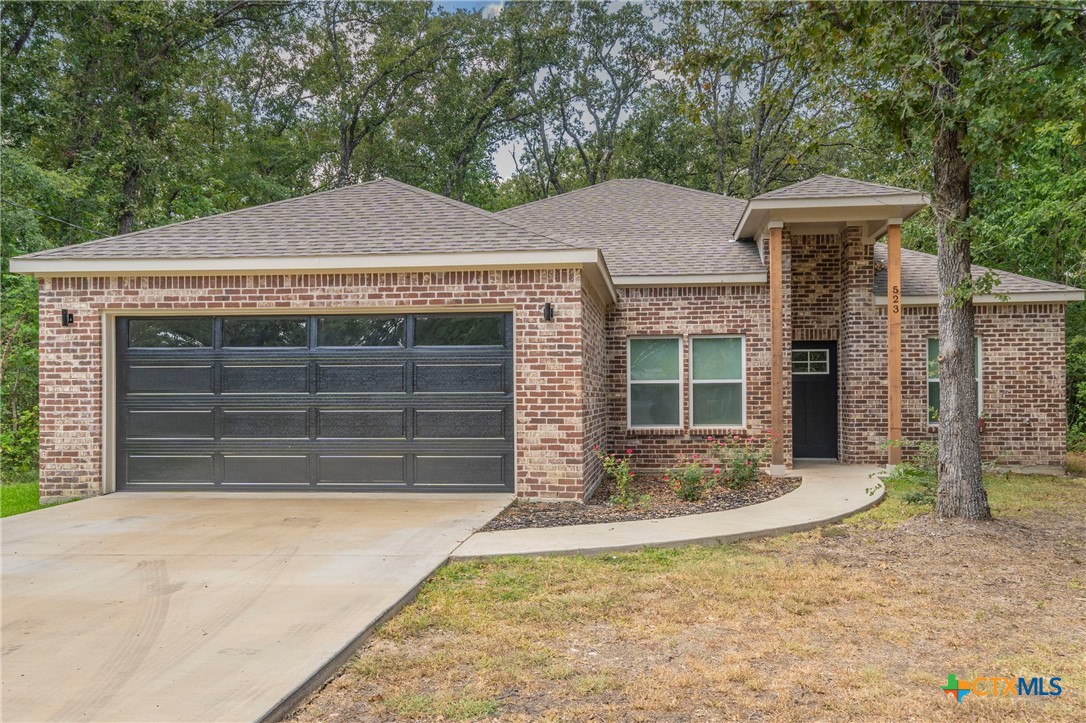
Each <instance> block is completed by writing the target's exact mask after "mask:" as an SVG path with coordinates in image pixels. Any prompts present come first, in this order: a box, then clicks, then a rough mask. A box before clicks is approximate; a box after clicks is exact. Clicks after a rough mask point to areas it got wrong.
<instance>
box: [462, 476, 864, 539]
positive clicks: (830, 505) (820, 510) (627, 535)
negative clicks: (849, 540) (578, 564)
mask: <svg viewBox="0 0 1086 723" xmlns="http://www.w3.org/2000/svg"><path fill="white" fill-rule="evenodd" d="M795 472H796V474H798V475H801V476H802V477H803V483H802V484H801V485H800V486H799V488H798V489H796V490H795V491H793V492H790V493H788V494H786V495H784V496H782V497H778V498H777V499H775V500H770V501H769V502H763V503H761V504H758V505H751V506H750V507H742V508H739V509H736V510H725V511H723V512H709V513H706V514H702V515H687V516H685V517H671V518H668V519H663V520H638V521H636V522H611V523H603V524H593V525H570V526H566V527H546V528H539V529H523V530H502V531H499V532H477V533H475V534H474V535H472V536H471V537H469V538H468V539H467V541H465V542H464V544H462V545H460V547H458V548H456V550H455V551H454V552H453V553H452V555H451V559H454V560H455V559H470V558H478V557H495V556H498V555H553V554H561V553H567V554H568V553H584V554H593V553H604V552H616V551H622V550H637V549H640V548H642V547H675V546H678V545H687V544H692V543H720V542H734V541H735V540H742V539H746V538H750V537H765V536H770V535H780V534H785V533H788V532H798V531H800V530H809V529H811V528H812V527H817V526H819V525H824V524H827V523H830V522H836V521H837V520H840V519H842V518H844V517H848V516H849V515H852V514H855V513H856V512H859V511H861V510H865V509H867V508H868V507H871V506H873V505H875V504H878V503H879V502H880V501H881V500H882V496H883V493H884V491H885V490H884V488H883V487H881V486H880V487H879V489H878V490H877V491H875V492H874V494H868V492H867V490H868V489H870V488H873V487H875V486H876V485H877V484H878V482H879V480H878V478H877V477H874V476H872V475H875V474H877V473H881V472H882V468H880V467H875V466H868V465H844V464H838V463H837V462H821V461H818V462H815V461H799V462H797V463H796V470H795Z"/></svg>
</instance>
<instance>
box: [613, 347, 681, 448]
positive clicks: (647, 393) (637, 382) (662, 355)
mask: <svg viewBox="0 0 1086 723" xmlns="http://www.w3.org/2000/svg"><path fill="white" fill-rule="evenodd" d="M627 352H628V357H627V358H628V359H629V363H628V366H627V390H626V391H627V399H628V400H629V401H628V404H629V407H628V419H629V424H630V426H631V427H678V426H679V415H680V411H679V409H680V407H681V406H682V381H681V376H680V375H681V371H682V364H681V363H680V361H679V339H678V338H676V337H654V338H641V339H630V340H629V341H628V343H627Z"/></svg>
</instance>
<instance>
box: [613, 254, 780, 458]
mask: <svg viewBox="0 0 1086 723" xmlns="http://www.w3.org/2000/svg"><path fill="white" fill-rule="evenodd" d="M785 240H786V242H787V234H786V235H785ZM785 248H787V243H786V244H785ZM787 273H788V271H787V263H786V267H785V278H786V279H787ZM787 299H788V297H787V294H786V296H785V300H786V306H785V309H786V310H787V309H788V306H787ZM788 316H789V315H788V314H786V319H785V344H786V348H788V345H789V343H790V342H789V334H788ZM769 320H770V315H769V287H768V286H766V285H759V286H722V287H675V288H627V289H620V290H619V303H618V305H617V306H616V307H615V308H613V309H612V310H611V312H610V313H609V314H608V317H607V358H608V363H609V365H610V395H609V409H610V412H609V415H608V417H609V430H610V433H609V435H608V436H609V441H610V443H611V444H610V449H611V450H621V451H625V450H626V449H632V450H633V453H634V468H635V469H637V470H659V469H663V468H666V467H669V466H674V464H675V462H676V459H677V457H678V456H680V455H683V456H686V455H689V454H692V453H704V452H705V450H706V446H707V444H706V441H705V437H706V436H707V435H717V436H719V435H721V434H723V433H726V432H727V433H732V434H734V433H736V431H737V430H732V429H727V428H719V429H696V430H695V429H691V427H690V386H689V380H690V338H691V337H693V336H698V335H709V334H743V335H745V336H746V345H745V353H746V383H747V387H746V395H747V420H746V421H747V424H746V427H745V430H743V431H745V432H746V433H750V434H755V435H765V434H767V433H768V432H769V430H770V424H771V419H770V406H769V400H770V346H769V341H770V340H769V323H770V322H769ZM653 335H659V336H679V337H681V339H682V342H681V343H682V362H683V367H684V369H683V402H682V429H680V430H674V429H628V428H627V418H626V378H627V371H626V356H627V348H626V340H627V339H628V338H629V337H631V336H653ZM785 392H786V410H787V409H789V408H790V407H791V404H790V398H791V393H790V389H789V385H786V388H785ZM791 424H792V422H791V414H790V413H787V411H786V418H785V426H786V428H787V430H790V429H791ZM785 455H786V459H787V460H788V461H790V460H791V435H790V434H788V435H786V437H785Z"/></svg>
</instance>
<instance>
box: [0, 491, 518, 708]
mask: <svg viewBox="0 0 1086 723" xmlns="http://www.w3.org/2000/svg"><path fill="white" fill-rule="evenodd" d="M509 500H510V496H509V495H505V494H503V495H494V494H484V495H474V494H473V495H417V494H415V495H358V494H342V493H341V494H297V493H273V494H254V493H241V494H229V493H220V494H207V493H204V494H202V495H193V494H171V493H157V494H136V493H124V492H122V493H117V494H112V495H107V496H105V497H98V498H95V499H90V500H84V501H82V502H75V503H72V504H68V505H61V506H59V507H53V508H50V509H45V510H38V511H35V512H28V513H26V514H22V515H18V516H15V517H9V518H6V519H4V520H3V521H2V522H0V537H2V540H3V651H2V654H0V661H2V664H3V696H2V709H0V715H2V717H3V720H4V721H11V722H12V723H16V722H22V721H254V720H262V719H264V718H268V717H271V718H275V717H276V716H278V715H281V714H282V713H285V712H286V711H287V710H288V709H289V708H290V706H291V705H292V703H293V702H294V701H295V700H296V698H297V696H299V694H300V693H303V692H305V691H306V690H308V689H309V687H310V686H311V685H314V684H319V683H321V682H323V681H324V680H325V679H327V677H328V676H329V675H331V674H332V673H333V672H334V671H335V670H336V669H337V668H338V667H339V665H340V664H342V663H343V662H345V660H346V658H347V657H348V655H349V654H350V652H351V651H352V650H353V649H354V646H355V645H356V644H357V643H359V642H360V640H361V639H362V638H364V636H365V635H367V634H368V633H369V632H370V631H371V630H372V628H373V626H374V625H375V624H376V623H377V622H379V621H380V620H382V619H383V618H384V617H386V616H387V615H390V614H391V613H392V612H395V611H396V610H397V609H398V608H399V606H401V605H403V604H404V603H406V602H407V601H409V600H411V599H412V597H413V595H414V592H415V591H416V589H417V588H418V586H419V585H421V584H422V582H423V581H425V580H426V578H427V577H428V576H429V575H430V573H432V572H433V571H434V570H435V569H436V568H437V567H439V566H440V565H442V564H443V563H444V562H445V560H446V558H447V557H448V555H449V553H450V552H451V551H452V550H453V549H454V548H455V547H456V546H457V545H459V544H460V542H461V541H463V540H464V539H465V538H466V537H467V536H468V535H470V534H471V533H472V531H473V530H476V529H478V528H479V527H481V526H482V525H484V524H486V522H487V521H489V520H490V519H491V518H492V517H493V516H494V515H496V514H497V513H498V512H500V511H501V510H502V509H503V508H504V507H505V506H506V505H507V504H509Z"/></svg>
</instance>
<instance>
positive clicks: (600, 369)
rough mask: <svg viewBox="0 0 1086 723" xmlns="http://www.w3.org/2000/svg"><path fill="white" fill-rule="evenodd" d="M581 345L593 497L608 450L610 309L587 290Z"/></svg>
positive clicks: (588, 482)
mask: <svg viewBox="0 0 1086 723" xmlns="http://www.w3.org/2000/svg"><path fill="white" fill-rule="evenodd" d="M581 309H582V318H583V320H584V325H583V327H582V329H581V344H582V348H583V349H584V377H583V389H584V446H583V451H584V485H585V490H586V493H587V494H588V495H591V494H592V492H593V491H595V489H596V487H597V486H598V485H599V483H600V481H601V480H602V479H603V467H602V465H601V464H600V461H599V459H598V458H597V457H596V450H595V448H596V447H597V446H598V447H599V448H600V449H605V448H606V447H607V415H608V407H607V394H608V389H609V382H610V379H609V378H608V371H609V367H608V361H607V330H606V316H607V306H606V304H604V302H603V300H602V299H600V298H599V296H598V295H597V294H595V293H593V291H592V290H591V289H588V288H586V289H585V290H584V293H583V295H582V299H581Z"/></svg>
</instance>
